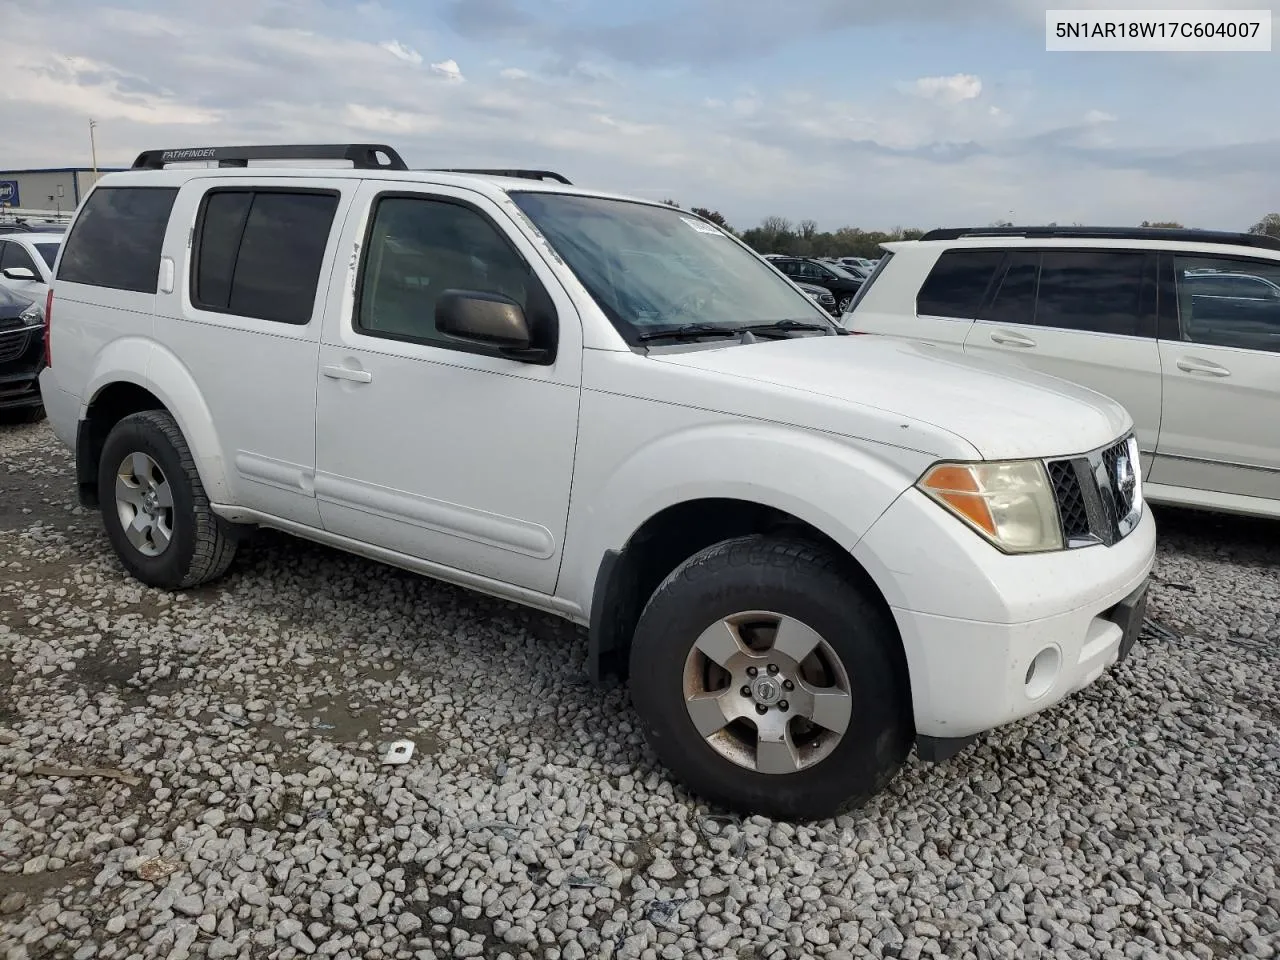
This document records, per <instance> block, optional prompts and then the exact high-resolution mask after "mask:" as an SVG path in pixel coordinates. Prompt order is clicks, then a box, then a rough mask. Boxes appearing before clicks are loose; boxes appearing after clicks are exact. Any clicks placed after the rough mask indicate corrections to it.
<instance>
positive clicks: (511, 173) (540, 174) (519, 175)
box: [428, 167, 573, 186]
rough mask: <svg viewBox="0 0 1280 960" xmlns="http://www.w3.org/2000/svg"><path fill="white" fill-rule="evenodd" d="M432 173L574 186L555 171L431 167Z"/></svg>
mask: <svg viewBox="0 0 1280 960" xmlns="http://www.w3.org/2000/svg"><path fill="white" fill-rule="evenodd" d="M428 169H429V171H430V172H431V173H476V174H481V175H483V176H486V177H514V178H515V179H517V180H554V181H556V183H565V184H568V185H569V186H573V183H572V181H570V180H569V178H568V177H565V176H563V175H562V174H559V173H556V172H555V171H554V170H478V169H467V168H464V167H430V168H428Z"/></svg>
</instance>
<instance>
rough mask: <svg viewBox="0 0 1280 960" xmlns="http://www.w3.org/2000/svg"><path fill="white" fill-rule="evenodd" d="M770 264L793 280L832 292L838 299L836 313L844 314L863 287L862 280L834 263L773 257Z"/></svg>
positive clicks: (805, 258) (799, 258)
mask: <svg viewBox="0 0 1280 960" xmlns="http://www.w3.org/2000/svg"><path fill="white" fill-rule="evenodd" d="M770 262H771V263H772V264H773V265H774V266H775V267H777V268H778V269H779V270H781V271H782V272H783V273H785V274H786V275H787V276H788V277H790V278H791V279H792V280H797V281H799V280H803V281H804V282H805V283H809V284H813V285H815V286H819V287H825V288H826V289H828V290H830V291H831V293H832V295H833V296H834V297H835V299H836V313H837V314H842V313H844V312H845V310H847V309H848V307H849V304H851V303H852V302H853V298H854V296H855V295H856V294H857V292H858V290H859V289H861V287H862V279H861V278H860V277H856V276H854V275H853V274H852V273H849V271H847V270H845V269H844V268H843V267H840V266H837V265H836V264H834V263H822V262H820V261H818V260H814V259H811V258H809V257H771V258H770Z"/></svg>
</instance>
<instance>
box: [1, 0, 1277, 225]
mask: <svg viewBox="0 0 1280 960" xmlns="http://www.w3.org/2000/svg"><path fill="white" fill-rule="evenodd" d="M1066 6H1070V7H1074V8H1077V9H1084V8H1093V9H1105V8H1107V7H1112V8H1114V7H1122V8H1125V9H1137V8H1143V7H1162V8H1170V7H1182V8H1194V9H1215V8H1217V9H1239V8H1248V9H1272V10H1277V11H1280V0H1266V2H1262V0H1225V2H1219V0H1191V2H1179V0H1160V2H1158V3H1150V2H1144V0H1117V2H1112V3H1106V2H1100V0H1057V2H1041V0H787V2H785V3H784V2H782V0H365V2H347V0H218V2H216V3H209V2H206V0H201V2H199V3H196V2H192V0H164V2H161V0H132V2H129V0H114V2H113V0H0V130H3V131H5V136H4V137H3V138H0V169H19V168H28V167H42V166H79V165H84V166H88V165H89V164H90V139H89V127H88V123H89V120H90V118H92V119H94V120H95V121H96V122H97V126H96V132H95V137H96V143H97V159H98V164H99V165H100V166H121V165H123V166H127V165H128V164H129V163H130V162H131V161H132V159H133V157H134V156H136V155H137V153H138V152H139V151H141V150H144V149H149V148H159V147H185V146H203V145H217V144H224V145H228V144H240V143H305V142H349V141H350V142H377V143H387V144H390V145H391V146H393V147H395V148H396V149H397V150H398V151H399V152H400V153H401V154H402V155H403V156H404V158H405V160H406V161H407V163H408V165H409V166H410V167H458V166H479V167H483V166H502V167H513V166H519V167H536V168H545V169H552V170H556V171H559V172H560V173H562V174H564V175H565V176H567V177H568V178H569V179H570V180H572V181H573V182H574V183H575V184H579V185H583V186H590V187H596V188H599V189H604V190H609V191H614V192H621V193H627V194H631V195H634V196H639V197H645V198H650V199H667V198H670V199H674V200H676V201H677V202H679V203H680V204H682V205H683V206H686V207H687V206H702V207H708V208H711V209H715V210H719V211H720V212H721V213H723V214H724V216H725V217H727V218H728V220H729V222H730V223H731V224H732V225H733V226H735V227H737V228H739V229H741V228H745V227H750V226H754V225H757V224H758V223H759V222H760V220H761V219H763V218H764V217H766V216H775V215H776V216H783V217H787V218H788V219H791V220H793V221H799V220H802V219H813V220H815V221H817V223H818V226H819V229H823V230H834V229H837V228H839V227H841V226H846V225H850V226H858V227H862V228H864V229H891V228H894V227H899V226H907V227H920V228H923V229H928V228H930V227H935V226H965V225H985V224H988V223H991V222H993V221H996V220H1013V221H1015V222H1018V223H1047V222H1051V221H1056V222H1059V223H1075V222H1079V223H1087V224H1091V225H1094V224H1099V225H1101V224H1105V225H1112V224H1115V225H1136V224H1138V223H1140V222H1141V221H1142V220H1175V221H1179V222H1182V223H1185V224H1186V225H1188V226H1199V227H1207V228H1216V229H1245V228H1247V227H1248V226H1249V225H1250V224H1252V223H1254V222H1255V221H1257V220H1258V219H1259V218H1260V217H1261V216H1262V215H1263V214H1266V213H1269V212H1272V211H1277V210H1280V175H1278V174H1280V126H1278V124H1277V121H1278V120H1280V98H1278V97H1277V91H1278V90H1280V83H1278V81H1280V30H1278V31H1277V47H1276V51H1275V52H1272V53H1213V54H1207V53H1205V54H1198V53H1142V54H1135V53H1128V54H1126V53H1061V52H1053V53H1049V52H1046V51H1045V25H1044V24H1045V20H1044V13H1045V10H1046V8H1053V9H1059V8H1061V7H1066Z"/></svg>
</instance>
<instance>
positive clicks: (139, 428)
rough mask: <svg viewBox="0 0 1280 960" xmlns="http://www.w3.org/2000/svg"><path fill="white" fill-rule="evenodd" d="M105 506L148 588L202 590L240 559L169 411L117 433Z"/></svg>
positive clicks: (110, 444)
mask: <svg viewBox="0 0 1280 960" xmlns="http://www.w3.org/2000/svg"><path fill="white" fill-rule="evenodd" d="M98 501H99V503H100V504H101V505H102V506H101V509H102V519H103V523H104V525H105V526H106V530H107V537H108V538H109V539H110V541H111V545H112V546H113V547H114V548H115V551H116V555H117V556H119V558H120V561H121V563H123V564H124V566H125V568H126V569H127V570H128V571H129V573H131V574H132V575H133V576H134V577H136V578H137V579H138V580H141V581H142V582H143V583H145V584H147V585H148V586H152V587H160V588H163V589H169V590H175V589H184V588H187V587H194V586H198V585H199V584H202V583H207V582H208V581H210V580H213V579H215V578H217V577H219V576H221V575H222V574H223V573H224V572H225V571H226V569H227V567H229V566H230V565H231V561H232V559H234V557H235V552H236V537H235V531H234V529H233V528H232V526H231V524H229V523H227V522H226V521H225V520H223V519H222V518H221V517H218V516H217V515H216V514H214V513H213V511H212V509H211V508H210V506H209V498H208V496H206V494H205V491H204V485H203V484H202V483H201V482H200V475H199V474H198V473H197V472H196V467H195V460H194V458H193V457H192V455H191V450H190V448H189V447H188V446H187V442H186V440H185V439H184V438H183V436H182V431H181V430H180V429H179V428H178V424H177V422H176V421H175V420H174V419H173V417H172V416H170V415H169V414H168V413H167V412H165V411H162V410H146V411H143V412H141V413H135V414H132V415H130V416H127V417H125V418H124V419H122V420H121V421H120V422H119V423H117V424H116V425H115V426H114V427H113V428H112V429H111V432H110V434H108V435H107V440H106V443H105V444H104V445H103V448H102V458H101V460H100V461H99V463H98Z"/></svg>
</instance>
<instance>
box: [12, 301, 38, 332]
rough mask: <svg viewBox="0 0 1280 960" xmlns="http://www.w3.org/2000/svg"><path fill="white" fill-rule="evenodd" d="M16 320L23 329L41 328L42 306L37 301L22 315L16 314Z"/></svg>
mask: <svg viewBox="0 0 1280 960" xmlns="http://www.w3.org/2000/svg"><path fill="white" fill-rule="evenodd" d="M18 319H19V320H21V321H22V325H23V326H24V327H43V326H44V306H43V305H42V304H41V303H40V301H39V300H37V301H36V302H35V303H33V304H31V306H29V307H27V309H25V310H23V311H22V313H20V314H18Z"/></svg>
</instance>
